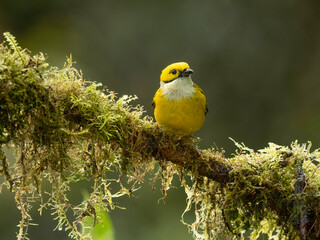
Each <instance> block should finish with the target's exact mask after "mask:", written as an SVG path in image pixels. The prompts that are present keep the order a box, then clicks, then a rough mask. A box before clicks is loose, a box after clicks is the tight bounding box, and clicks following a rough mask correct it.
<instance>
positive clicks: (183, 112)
mask: <svg viewBox="0 0 320 240" xmlns="http://www.w3.org/2000/svg"><path fill="white" fill-rule="evenodd" d="M153 101H154V115H155V118H156V121H157V122H158V123H159V125H161V126H163V127H165V128H169V129H172V130H174V131H175V132H176V133H178V134H183V135H188V134H191V133H193V132H195V131H197V130H199V129H200V128H201V126H202V125H203V123H204V120H205V113H206V98H205V96H204V94H203V93H202V91H201V89H200V88H199V87H198V86H196V87H195V89H194V94H193V95H192V96H190V97H186V98H181V99H179V100H170V99H168V98H167V97H166V96H165V95H164V94H163V92H162V89H161V88H160V89H159V90H158V91H157V92H156V94H155V96H154V99H153Z"/></svg>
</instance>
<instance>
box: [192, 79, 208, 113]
mask: <svg viewBox="0 0 320 240" xmlns="http://www.w3.org/2000/svg"><path fill="white" fill-rule="evenodd" d="M193 87H194V88H195V89H196V90H197V91H199V92H200V95H201V98H202V99H203V101H205V111H204V113H205V114H207V112H208V111H209V110H208V101H207V98H206V96H205V95H204V92H203V90H202V89H201V88H200V87H199V86H198V85H197V84H195V83H193Z"/></svg>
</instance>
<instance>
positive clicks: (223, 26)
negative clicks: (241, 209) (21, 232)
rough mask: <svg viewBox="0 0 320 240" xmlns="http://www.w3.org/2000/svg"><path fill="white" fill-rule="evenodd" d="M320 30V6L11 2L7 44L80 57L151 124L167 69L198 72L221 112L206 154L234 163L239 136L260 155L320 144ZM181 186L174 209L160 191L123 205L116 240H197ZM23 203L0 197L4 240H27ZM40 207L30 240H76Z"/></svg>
mask: <svg viewBox="0 0 320 240" xmlns="http://www.w3.org/2000/svg"><path fill="white" fill-rule="evenodd" d="M319 23H320V1H316V0H314V1H312V0H308V1H300V0H282V1H276V0H264V1H256V0H248V1H235V0H213V1H205V0H200V1H191V0H184V1H168V0H164V1H147V0H136V1H129V0H124V1H118V0H106V1H102V0H93V1H84V0H28V1H27V0H0V33H1V35H2V33H3V32H4V31H9V32H11V33H12V34H13V35H15V36H16V38H17V40H18V42H19V43H20V45H21V46H22V47H23V48H28V49H29V50H31V51H32V52H33V53H37V52H40V51H41V52H44V53H46V54H47V56H48V61H49V63H50V64H51V65H53V66H58V67H62V66H63V64H64V62H65V60H66V57H67V56H70V54H72V58H73V60H74V61H76V67H77V68H78V69H82V71H83V73H84V76H85V78H86V79H87V80H91V81H97V82H101V83H103V84H104V85H105V86H107V87H108V88H109V89H110V90H113V91H115V92H117V93H118V95H119V96H121V95H123V94H131V95H137V96H138V98H139V99H138V100H137V101H136V102H135V103H134V104H141V105H144V106H145V110H146V114H147V115H151V116H153V111H152V107H151V101H152V97H153V94H154V93H155V91H156V90H157V88H158V86H159V75H160V72H161V70H162V69H163V68H164V67H165V66H166V65H168V64H169V63H172V62H176V61H186V62H188V63H189V64H190V65H191V67H192V68H193V69H194V70H195V73H194V75H193V80H194V81H195V82H196V83H197V84H198V85H199V86H201V88H202V89H203V90H204V92H205V93H206V96H207V98H208V104H209V113H208V115H207V119H206V122H205V124H204V126H203V127H202V129H201V130H200V131H199V132H197V133H196V134H195V135H196V136H199V137H200V138H201V139H202V140H201V142H200V143H199V145H200V147H201V148H208V147H211V146H216V147H219V148H223V149H225V150H226V155H227V156H231V155H232V153H233V152H234V151H235V146H234V144H233V143H232V141H230V140H229V137H232V138H233V139H235V140H236V141H239V142H244V143H245V144H246V145H247V146H249V147H251V148H254V149H256V150H257V149H260V148H263V147H265V146H266V145H267V144H268V142H275V143H278V144H281V145H290V143H291V142H292V141H294V140H296V139H298V140H299V142H306V141H309V140H310V141H312V143H313V146H314V147H313V148H318V147H319V146H320V133H319V131H320V27H319ZM0 39H1V41H2V40H3V37H2V36H0ZM146 180H147V179H146ZM175 182H176V186H177V188H176V189H172V190H169V192H168V197H167V198H166V200H165V203H163V202H162V201H160V203H158V200H159V199H160V198H161V193H160V190H159V187H158V189H157V190H155V191H154V192H152V191H151V185H150V183H149V181H146V184H144V185H143V186H142V188H141V189H140V190H139V191H137V192H136V193H135V197H130V198H128V197H124V198H122V199H119V204H120V205H121V206H123V207H125V208H126V210H120V209H117V210H115V211H114V212H111V213H110V216H111V220H112V223H113V226H114V231H115V237H116V239H117V240H128V239H139V240H140V239H141V240H145V239H148V240H149V239H153V240H158V239H159V240H162V239H190V240H191V239H192V237H191V235H190V234H189V233H188V231H187V228H186V227H185V226H184V225H183V224H182V223H180V221H179V219H180V215H181V214H182V212H183V209H184V207H185V205H186V202H185V195H184V192H183V191H182V189H181V188H180V187H179V184H178V181H175ZM74 191H75V192H79V191H81V186H78V187H76V188H75V190H74ZM13 198H14V196H13V194H11V193H9V192H8V191H6V190H4V191H3V192H2V194H1V197H0V216H1V218H0V239H15V232H16V231H17V230H18V229H17V227H16V225H17V224H18V221H19V220H20V214H19V211H18V210H17V209H16V207H15V204H14V201H13ZM36 206H37V205H36V204H35V207H34V208H33V211H32V216H33V218H34V223H38V224H39V226H31V227H30V228H29V237H30V238H31V239H33V240H35V239H36V240H37V239H44V236H45V239H48V240H50V239H68V237H67V234H66V233H64V232H63V231H58V230H55V231H53V229H54V228H55V226H56V222H54V221H53V220H52V216H50V211H49V210H47V211H45V212H44V213H43V216H41V217H40V216H39V213H38V212H37V210H36V209H37V208H36Z"/></svg>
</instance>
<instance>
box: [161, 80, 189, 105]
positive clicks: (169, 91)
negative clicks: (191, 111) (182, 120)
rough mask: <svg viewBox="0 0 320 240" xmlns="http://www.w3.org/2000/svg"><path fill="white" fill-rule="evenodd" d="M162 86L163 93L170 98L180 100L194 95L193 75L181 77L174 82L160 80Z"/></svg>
mask: <svg viewBox="0 0 320 240" xmlns="http://www.w3.org/2000/svg"><path fill="white" fill-rule="evenodd" d="M160 88H161V90H162V93H163V95H165V96H166V97H167V98H168V99H169V100H180V99H181V98H189V97H192V96H193V95H194V87H193V82H192V79H191V77H190V76H189V77H179V78H177V79H175V80H173V81H172V82H169V83H164V82H162V81H160Z"/></svg>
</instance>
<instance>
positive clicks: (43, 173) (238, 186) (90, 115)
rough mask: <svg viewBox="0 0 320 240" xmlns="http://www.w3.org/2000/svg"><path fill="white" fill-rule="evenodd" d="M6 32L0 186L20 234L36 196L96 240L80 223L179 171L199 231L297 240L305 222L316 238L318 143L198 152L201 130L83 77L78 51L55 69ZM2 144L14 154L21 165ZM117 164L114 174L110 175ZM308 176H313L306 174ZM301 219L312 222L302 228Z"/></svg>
mask: <svg viewBox="0 0 320 240" xmlns="http://www.w3.org/2000/svg"><path fill="white" fill-rule="evenodd" d="M4 35H5V39H6V41H5V42H3V43H2V44H1V45H0V145H1V148H0V175H1V176H4V178H3V182H2V183H0V190H1V189H2V188H3V187H7V188H8V189H9V190H10V191H12V192H14V193H15V199H14V200H15V202H16V204H17V208H18V209H19V210H20V212H21V220H20V223H19V232H18V234H17V238H18V239H26V238H27V231H26V230H27V227H28V225H29V224H30V223H31V222H32V217H31V216H30V214H29V210H30V208H31V207H32V206H35V205H36V204H34V201H36V202H37V203H38V206H39V207H38V208H39V211H40V213H41V212H42V210H43V209H45V208H46V209H50V210H51V211H52V215H53V216H54V219H56V221H57V228H58V229H64V230H67V231H68V232H69V236H70V237H71V238H73V239H91V238H92V236H91V233H90V231H85V233H84V231H82V229H83V227H84V225H83V222H84V219H85V218H86V217H88V216H89V217H92V218H93V219H96V217H97V211H101V210H103V211H111V210H113V209H114V208H115V207H117V206H116V204H115V201H114V198H117V197H121V196H123V195H131V194H132V193H133V192H134V191H136V190H137V189H138V188H139V184H140V183H141V182H143V181H144V180H145V179H144V177H145V175H146V174H147V173H148V172H149V173H150V174H152V175H153V176H154V177H153V179H152V180H151V181H152V182H155V181H156V180H157V179H160V180H161V182H162V193H163V196H164V197H165V196H166V194H167V190H168V189H169V188H170V187H171V186H172V179H173V177H174V176H175V175H178V176H179V179H180V182H181V186H182V187H183V188H184V189H185V192H186V196H187V205H186V209H185V211H184V213H183V214H182V222H183V223H184V224H186V225H187V226H188V227H189V229H190V231H191V232H192V233H193V236H194V238H195V239H199V240H200V239H217V238H218V237H223V238H224V239H238V238H244V237H245V236H248V235H250V238H251V239H257V238H258V237H259V236H260V235H261V234H267V235H268V237H269V238H270V239H272V238H273V239H276V238H279V239H299V238H302V235H303V234H304V232H305V229H307V234H308V237H309V238H310V239H318V238H319V236H320V219H319V212H320V198H319V193H318V191H319V187H320V174H319V167H318V166H319V162H320V150H319V149H316V150H314V151H312V152H311V150H310V149H311V143H307V144H298V142H294V143H292V145H291V146H290V147H285V146H279V145H276V144H273V143H270V144H269V146H268V147H266V148H264V149H261V150H258V151H254V150H252V149H250V148H248V147H246V146H245V145H244V144H239V143H237V142H235V145H236V146H237V148H238V150H237V151H236V152H235V154H234V155H233V156H232V157H230V158H227V157H225V155H224V152H223V150H219V149H214V148H212V149H207V150H202V151H200V150H199V149H198V147H197V142H198V141H199V140H198V139H197V138H194V137H182V136H177V135H175V134H174V133H172V132H166V131H163V130H161V129H160V128H159V127H158V125H157V124H156V123H154V121H153V119H152V118H151V117H148V116H145V117H144V116H143V108H142V107H141V106H133V105H132V103H131V102H132V101H133V100H135V99H136V97H135V96H122V97H117V95H116V93H114V92H112V91H109V90H108V89H106V88H105V87H102V86H101V85H100V84H97V83H95V82H89V81H86V80H85V79H83V75H82V73H81V71H78V70H77V69H75V68H74V67H73V63H72V59H71V58H69V59H68V61H67V63H66V64H65V66H64V67H63V68H61V69H58V68H56V67H51V66H49V64H48V63H47V62H46V59H45V55H44V54H42V53H39V54H36V55H34V56H31V53H30V52H29V51H28V50H26V49H22V48H21V47H20V46H19V45H18V44H17V42H16V41H15V39H14V37H13V36H12V35H10V34H9V33H5V34H4ZM4 147H6V148H10V149H13V150H14V151H15V163H14V164H10V163H9V161H8V159H7V156H6V154H5V152H4V151H3V149H4ZM110 172H113V176H114V172H116V173H117V174H118V177H117V178H116V179H114V178H112V179H110V177H109V175H110ZM303 174H305V179H306V181H304V180H303V179H302V178H300V177H299V176H300V175H301V176H302V175H303ZM303 176H304V175H303ZM80 181H88V182H90V183H92V191H91V193H89V197H88V199H87V200H85V201H83V202H81V203H80V204H79V203H77V204H74V203H72V202H71V201H70V200H69V199H68V192H69V191H71V187H70V186H71V184H73V183H75V182H80ZM44 182H49V183H50V187H51V190H50V191H49V193H48V191H46V192H44V191H43V183H44ZM299 184H300V186H298V185H299ZM299 189H302V190H299ZM44 195H46V197H45V198H44ZM44 199H46V200H44ZM193 211H194V222H187V220H186V219H185V217H184V216H185V215H186V214H187V213H188V212H189V213H190V212H193ZM70 213H73V215H71V214H70ZM302 219H307V220H308V221H307V224H306V226H301V225H303V224H301V223H302V222H303V221H302ZM93 222H96V221H93ZM85 227H86V229H90V227H88V226H87V225H86V226H85Z"/></svg>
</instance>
